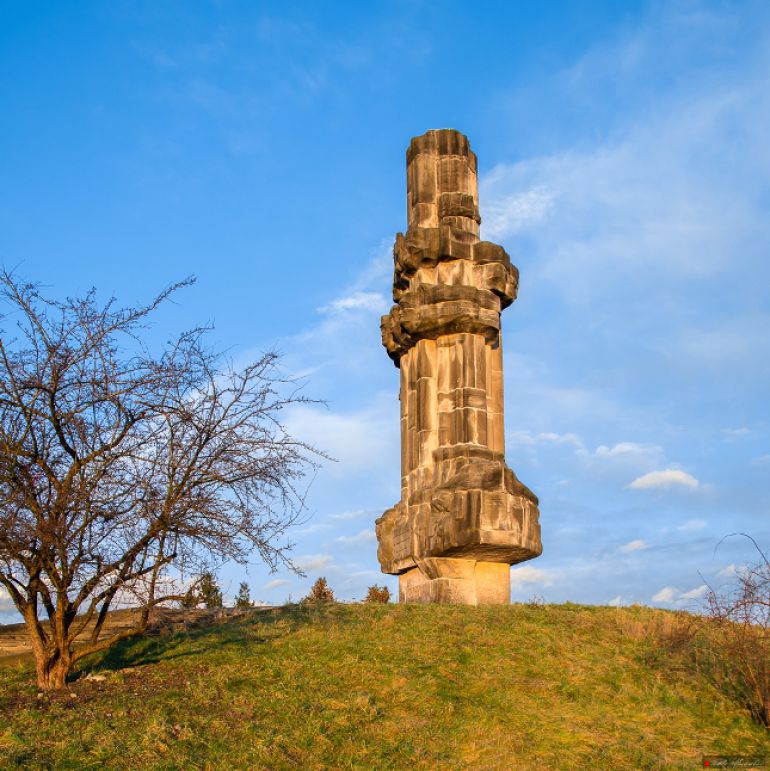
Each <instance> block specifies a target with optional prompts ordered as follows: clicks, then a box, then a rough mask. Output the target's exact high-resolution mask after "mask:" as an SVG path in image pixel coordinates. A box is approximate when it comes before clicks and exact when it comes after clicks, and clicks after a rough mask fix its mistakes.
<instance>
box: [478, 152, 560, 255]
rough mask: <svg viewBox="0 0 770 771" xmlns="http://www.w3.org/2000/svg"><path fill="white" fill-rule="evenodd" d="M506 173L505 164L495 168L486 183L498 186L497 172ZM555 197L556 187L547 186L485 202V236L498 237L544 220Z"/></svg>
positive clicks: (504, 236)
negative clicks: (548, 187) (549, 188)
mask: <svg viewBox="0 0 770 771" xmlns="http://www.w3.org/2000/svg"><path fill="white" fill-rule="evenodd" d="M504 173H505V171H504V168H501V167H498V168H497V169H494V170H493V171H492V172H491V173H490V174H489V175H488V176H487V177H485V178H484V180H483V182H482V187H489V188H494V186H495V184H496V182H497V180H496V175H500V174H504ZM554 198H555V193H554V191H553V190H548V189H547V188H545V187H533V188H530V189H528V190H517V191H515V192H513V193H511V194H509V195H503V196H500V197H494V198H492V199H491V200H490V201H489V202H488V203H486V204H485V206H484V238H487V239H490V240H493V241H495V240H499V239H502V238H506V237H507V236H510V235H513V234H514V233H518V232H519V231H521V230H525V229H527V228H531V227H532V226H534V225H538V224H540V223H541V222H542V221H543V220H544V219H546V217H547V215H548V212H549V211H550V209H551V208H552V206H553V203H554Z"/></svg>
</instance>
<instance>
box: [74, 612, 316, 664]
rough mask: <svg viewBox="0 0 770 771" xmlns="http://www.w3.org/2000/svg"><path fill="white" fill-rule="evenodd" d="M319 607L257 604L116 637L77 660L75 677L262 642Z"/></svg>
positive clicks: (302, 622)
mask: <svg viewBox="0 0 770 771" xmlns="http://www.w3.org/2000/svg"><path fill="white" fill-rule="evenodd" d="M327 614H328V610H327V609H325V608H322V607H312V606H310V607H309V606H303V605H288V606H284V607H281V608H265V609H263V608H259V609H255V610H254V611H251V612H248V613H246V614H245V615H243V616H238V617H236V618H226V619H223V620H214V621H212V622H210V623H208V624H205V625H196V626H193V627H191V628H179V627H180V626H181V625H176V626H177V628H173V627H172V628H161V629H159V630H156V631H153V632H151V633H149V634H147V635H137V636H135V637H129V638H127V639H125V640H120V641H119V642H117V643H116V644H115V645H113V646H112V647H110V648H108V649H107V650H106V651H104V652H102V653H96V654H94V655H93V656H88V657H86V658H85V659H83V661H82V662H81V663H80V666H79V667H78V672H77V673H76V674H75V677H78V676H79V675H81V674H83V673H85V672H99V671H117V670H120V669H125V668H127V667H139V666H144V665H147V664H157V663H159V662H161V661H171V660H173V659H180V658H185V657H190V656H196V655H203V654H207V653H210V652H211V651H212V650H224V649H229V648H244V649H245V648H247V647H249V646H254V645H262V644H265V643H267V642H271V641H273V640H277V639H279V638H281V637H285V636H286V635H288V634H291V633H293V632H295V631H296V630H297V629H299V628H300V627H303V626H307V625H308V624H312V623H314V622H316V621H318V620H319V619H320V618H323V617H325V616H326V615H327Z"/></svg>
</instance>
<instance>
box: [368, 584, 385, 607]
mask: <svg viewBox="0 0 770 771" xmlns="http://www.w3.org/2000/svg"><path fill="white" fill-rule="evenodd" d="M364 602H382V603H387V602H390V589H388V587H387V586H377V584H374V586H370V587H369V588H368V589H367V591H366V597H365V598H364Z"/></svg>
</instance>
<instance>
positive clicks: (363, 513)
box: [329, 509, 375, 522]
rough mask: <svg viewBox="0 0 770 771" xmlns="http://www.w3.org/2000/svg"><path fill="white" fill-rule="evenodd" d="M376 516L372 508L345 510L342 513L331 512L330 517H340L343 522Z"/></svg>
mask: <svg viewBox="0 0 770 771" xmlns="http://www.w3.org/2000/svg"><path fill="white" fill-rule="evenodd" d="M372 516H375V512H374V511H372V510H371V509H356V510H355V511H343V512H341V513H340V514H330V515H329V519H338V520H340V521H342V522H348V521H350V520H352V519H362V518H363V517H372Z"/></svg>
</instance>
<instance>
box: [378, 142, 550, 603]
mask: <svg viewBox="0 0 770 771" xmlns="http://www.w3.org/2000/svg"><path fill="white" fill-rule="evenodd" d="M476 168H477V166H476V156H475V155H474V153H473V152H472V151H471V149H470V145H469V143H468V140H467V138H466V137H464V136H463V135H462V134H460V133H459V132H457V131H453V130H449V129H442V130H439V131H428V132H427V133H426V134H423V135H422V136H420V137H415V138H414V139H412V142H411V144H410V146H409V150H408V151H407V212H408V228H407V231H406V234H401V233H399V234H398V235H397V236H396V243H395V246H394V248H393V261H394V275H393V300H394V302H395V303H396V304H395V305H394V306H393V308H392V309H391V311H390V313H389V314H388V315H387V316H383V318H382V324H381V329H382V341H383V345H384V346H385V348H386V350H387V352H388V355H389V356H390V357H391V358H392V359H393V361H394V363H395V364H396V366H397V367H399V368H400V370H401V388H400V396H399V398H400V400H401V500H400V501H399V502H398V503H397V504H396V505H395V506H394V507H393V508H391V509H388V510H387V511H386V512H385V513H384V514H383V515H382V516H381V517H380V518H379V519H378V520H377V524H376V527H377V538H378V541H379V549H378V552H377V556H378V558H379V560H380V564H381V566H382V570H383V571H384V572H386V573H394V574H398V575H399V576H400V578H399V587H400V599H401V601H402V602H452V603H464V604H472V605H476V604H496V603H507V602H508V601H509V594H510V575H509V566H510V565H512V564H515V563H517V562H522V561H523V560H527V559H531V558H533V557H536V556H538V555H539V554H540V553H541V551H542V546H541V543H540V525H539V514H538V508H537V506H538V501H537V498H536V497H535V495H534V494H533V493H532V492H531V491H530V490H529V489H528V488H527V487H525V486H524V485H523V484H522V483H521V482H520V481H519V480H518V479H517V478H516V475H515V474H514V473H513V471H511V469H509V468H508V466H507V465H506V463H505V457H504V454H505V445H504V424H503V377H502V350H501V345H500V312H501V311H502V310H503V309H504V308H506V307H508V305H510V304H511V303H512V302H513V301H514V300H515V299H516V293H517V290H518V280H519V273H518V270H517V269H516V268H515V266H513V265H512V264H511V260H510V257H509V256H508V254H507V253H506V252H505V250H504V249H503V248H502V247H501V246H498V245H497V244H493V243H490V242H488V241H480V240H479V223H480V222H481V218H480V217H479V207H478V184H477V173H476Z"/></svg>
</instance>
